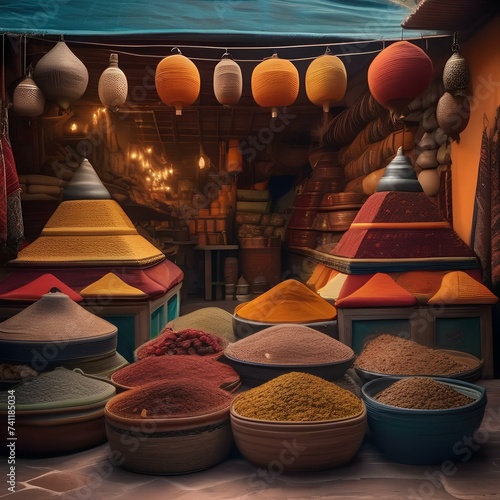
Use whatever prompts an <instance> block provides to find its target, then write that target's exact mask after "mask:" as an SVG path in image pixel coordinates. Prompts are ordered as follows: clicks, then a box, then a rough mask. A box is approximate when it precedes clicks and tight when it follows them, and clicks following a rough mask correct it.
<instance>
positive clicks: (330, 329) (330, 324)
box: [233, 313, 339, 340]
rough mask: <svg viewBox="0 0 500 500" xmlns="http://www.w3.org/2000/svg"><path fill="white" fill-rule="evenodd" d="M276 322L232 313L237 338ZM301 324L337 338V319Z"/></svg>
mask: <svg viewBox="0 0 500 500" xmlns="http://www.w3.org/2000/svg"><path fill="white" fill-rule="evenodd" d="M277 324H278V323H266V322H264V321H251V320H248V319H243V318H241V317H240V316H238V315H237V314H236V313H234V314H233V331H234V334H235V336H236V337H237V338H239V339H243V338H245V337H248V336H249V335H252V334H254V333H257V332H260V331H261V330H264V329H265V328H269V327H271V326H275V325H277ZM298 324H300V325H303V326H308V327H309V328H313V329H314V330H318V331H319V332H322V333H325V334H326V335H328V336H329V337H333V338H334V339H337V340H338V338H339V332H338V326H337V320H336V319H335V320H331V321H317V322H313V323H298Z"/></svg>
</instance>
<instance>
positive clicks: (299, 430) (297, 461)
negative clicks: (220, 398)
mask: <svg viewBox="0 0 500 500" xmlns="http://www.w3.org/2000/svg"><path fill="white" fill-rule="evenodd" d="M236 399H237V398H235V401H236ZM230 417H231V428H232V431H233V436H234V441H235V443H236V446H237V447H238V449H239V451H240V452H241V454H242V455H243V456H244V457H245V458H246V459H247V460H248V461H250V462H252V463H254V464H255V465H258V466H261V467H265V468H266V469H267V468H268V467H271V466H272V467H273V470H274V469H275V468H276V469H278V468H279V469H280V470H283V471H287V472H288V471H296V472H302V471H316V470H324V469H330V468H332V467H338V466H340V465H344V464H346V463H348V462H349V461H351V460H352V459H353V458H354V457H355V455H356V454H357V452H358V451H359V449H360V447H361V444H362V442H363V439H364V436H365V432H366V427H367V421H366V418H367V415H366V408H365V407H364V405H363V410H362V412H361V413H360V414H359V415H357V416H355V417H351V418H347V419H343V420H323V421H317V422H273V421H269V420H255V419H250V418H245V417H242V416H241V415H239V414H238V413H236V411H235V410H234V401H233V404H232V405H231V410H230Z"/></svg>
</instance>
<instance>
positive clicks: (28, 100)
mask: <svg viewBox="0 0 500 500" xmlns="http://www.w3.org/2000/svg"><path fill="white" fill-rule="evenodd" d="M12 105H13V109H14V111H15V112H16V113H17V114H18V115H21V116H39V115H41V114H42V113H43V110H44V108H45V96H44V95H43V92H42V91H41V90H40V88H39V87H38V85H37V84H36V83H35V81H34V80H33V74H32V71H31V69H30V70H29V71H28V74H27V75H26V78H25V79H24V80H23V81H22V82H21V83H20V84H19V85H18V86H17V87H16V88H15V89H14V96H13V99H12Z"/></svg>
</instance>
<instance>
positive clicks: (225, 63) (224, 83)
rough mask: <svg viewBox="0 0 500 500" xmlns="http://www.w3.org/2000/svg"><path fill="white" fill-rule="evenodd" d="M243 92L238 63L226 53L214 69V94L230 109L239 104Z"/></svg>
mask: <svg viewBox="0 0 500 500" xmlns="http://www.w3.org/2000/svg"><path fill="white" fill-rule="evenodd" d="M242 91H243V77H242V74H241V68H240V67H239V65H238V63H236V62H235V61H233V60H232V59H230V58H229V54H228V53H225V54H224V55H223V56H222V59H221V61H220V62H219V63H218V64H217V66H215V69H214V94H215V97H216V98H217V100H218V101H219V102H220V103H221V104H222V105H223V106H224V107H225V108H229V107H231V106H233V105H235V104H237V103H238V101H239V100H240V97H241V93H242Z"/></svg>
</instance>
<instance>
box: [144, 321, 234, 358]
mask: <svg viewBox="0 0 500 500" xmlns="http://www.w3.org/2000/svg"><path fill="white" fill-rule="evenodd" d="M226 343H227V342H226V341H224V340H223V339H221V338H220V337H218V336H217V335H214V334H212V333H208V332H205V331H203V330H196V329H194V328H185V329H183V330H179V331H178V332H174V331H173V330H167V329H165V330H164V331H163V332H162V333H161V334H160V335H159V336H158V337H157V338H156V339H153V340H150V341H149V342H146V343H145V344H143V345H142V346H141V347H139V348H138V349H137V351H136V358H137V359H142V358H145V357H147V356H164V355H169V356H172V355H176V354H181V355H183V354H197V355H199V356H207V355H211V354H217V353H221V352H222V351H223V349H224V347H225V344H226Z"/></svg>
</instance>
